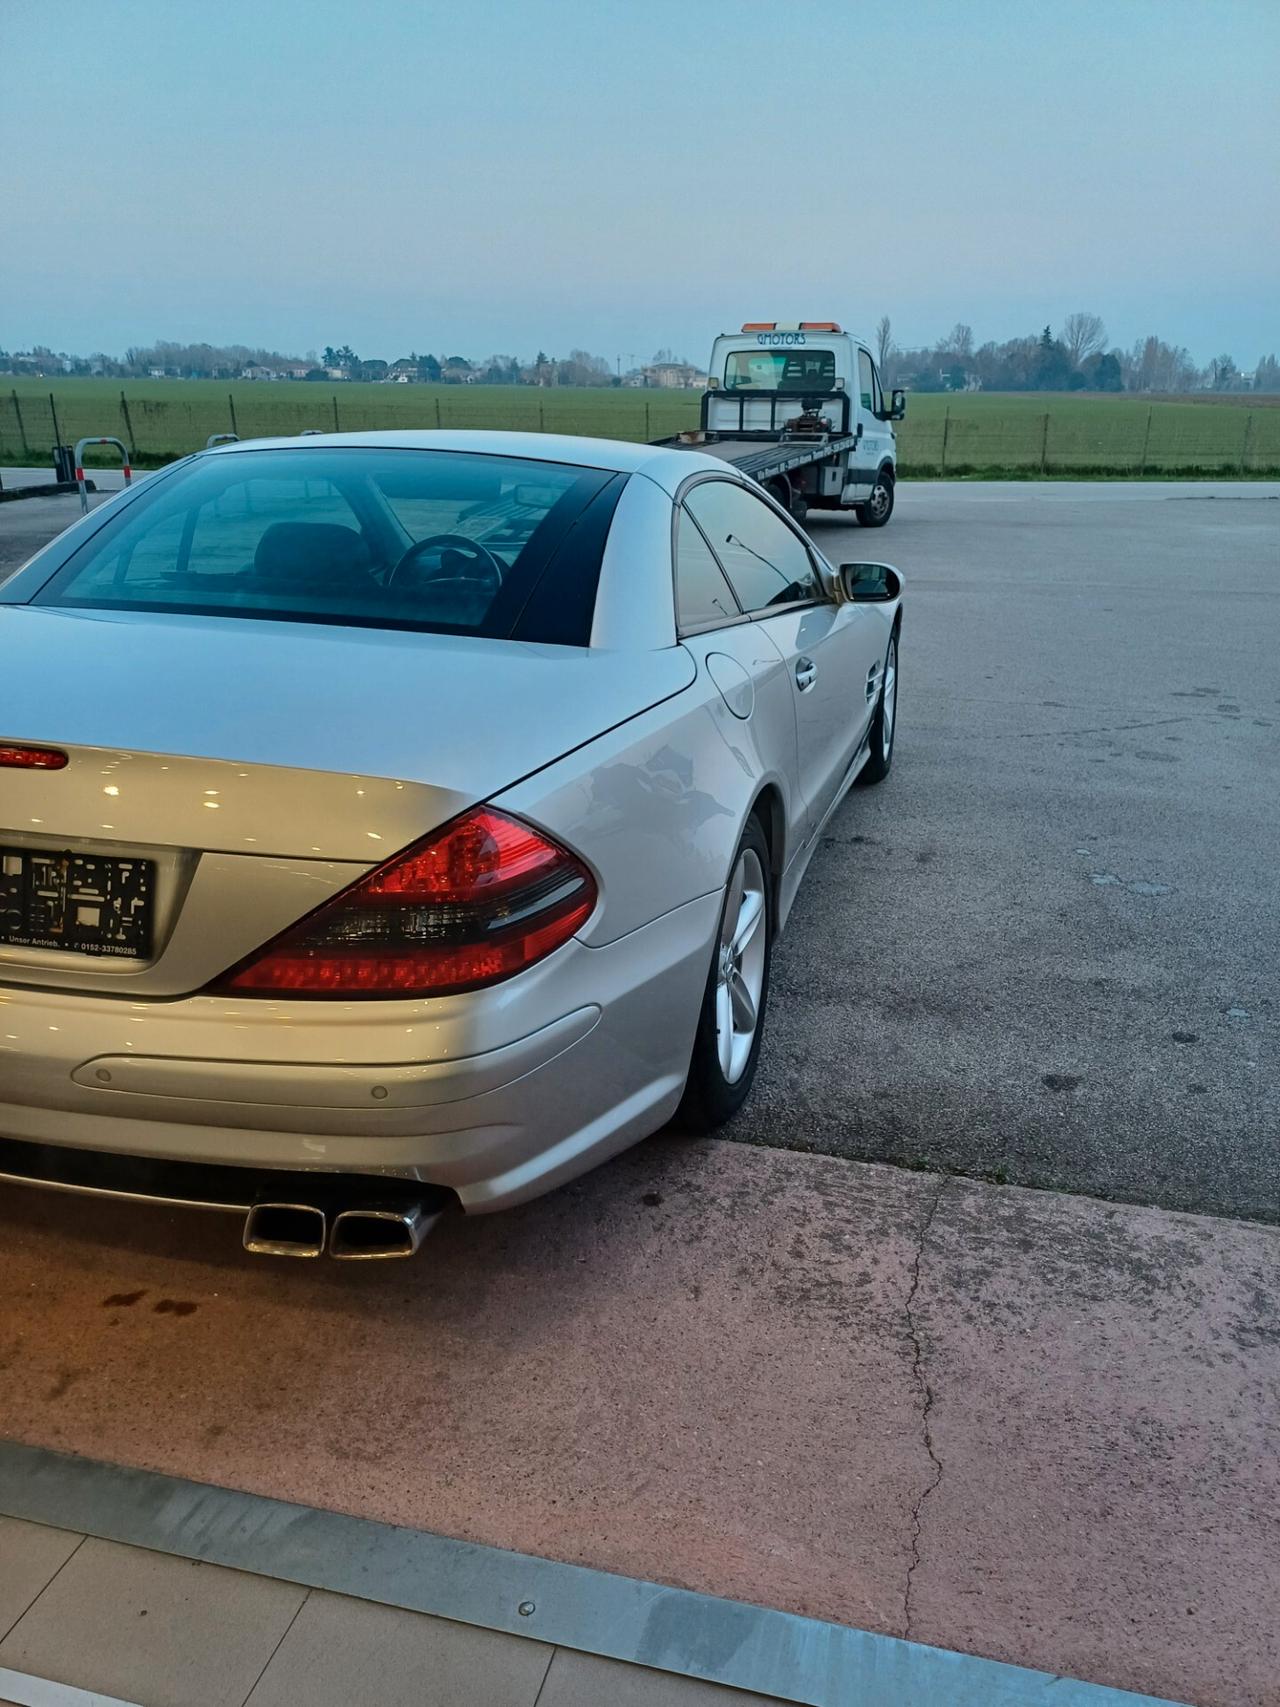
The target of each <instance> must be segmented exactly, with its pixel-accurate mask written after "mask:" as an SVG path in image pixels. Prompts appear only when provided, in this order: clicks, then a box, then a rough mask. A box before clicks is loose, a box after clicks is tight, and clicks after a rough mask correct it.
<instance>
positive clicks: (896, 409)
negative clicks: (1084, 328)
mask: <svg viewBox="0 0 1280 1707" xmlns="http://www.w3.org/2000/svg"><path fill="white" fill-rule="evenodd" d="M906 412H907V394H906V392H905V391H898V390H894V391H892V392H890V394H889V419H890V420H891V421H900V420H901V419H902V417H903V416H904V415H905V414H906Z"/></svg>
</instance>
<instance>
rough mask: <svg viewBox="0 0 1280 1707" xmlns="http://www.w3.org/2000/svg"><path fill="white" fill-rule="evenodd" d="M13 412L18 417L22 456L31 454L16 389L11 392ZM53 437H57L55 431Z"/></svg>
mask: <svg viewBox="0 0 1280 1707" xmlns="http://www.w3.org/2000/svg"><path fill="white" fill-rule="evenodd" d="M13 412H14V414H15V415H16V416H17V417H18V437H19V438H20V439H21V440H22V454H23V456H26V457H29V456H30V455H31V446H30V445H29V444H28V443H27V429H26V428H25V427H24V426H23V424H22V405H21V404H20V403H19V402H18V393H17V391H15V392H14V393H13ZM54 437H55V438H56V437H57V434H56V433H55V434H54Z"/></svg>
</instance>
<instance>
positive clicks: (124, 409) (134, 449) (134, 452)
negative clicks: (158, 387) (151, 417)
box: [120, 387, 138, 462]
mask: <svg viewBox="0 0 1280 1707" xmlns="http://www.w3.org/2000/svg"><path fill="white" fill-rule="evenodd" d="M120 413H121V414H122V415H123V416H124V430H125V433H126V435H127V436H128V439H129V455H130V457H131V458H132V460H133V461H134V462H136V461H137V460H138V445H137V441H136V440H135V438H134V436H133V422H132V421H131V420H130V419H129V399H128V398H127V397H126V396H125V394H124V389H123V387H122V388H121V391H120Z"/></svg>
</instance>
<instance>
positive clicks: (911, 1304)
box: [902, 1174, 950, 1641]
mask: <svg viewBox="0 0 1280 1707" xmlns="http://www.w3.org/2000/svg"><path fill="white" fill-rule="evenodd" d="M949 1183H950V1180H949V1176H948V1175H946V1174H944V1175H943V1177H942V1178H941V1179H940V1180H939V1182H938V1189H937V1191H935V1192H934V1194H933V1201H932V1202H931V1203H930V1205H929V1213H928V1214H927V1215H926V1216H925V1218H924V1225H923V1226H922V1227H921V1229H920V1242H919V1244H918V1245H917V1246H916V1254H915V1261H914V1262H913V1263H912V1265H911V1289H910V1291H909V1292H908V1293H907V1302H906V1317H907V1333H908V1334H909V1335H910V1337H911V1348H912V1362H911V1374H912V1378H913V1380H914V1381H915V1384H916V1386H917V1388H918V1389H919V1392H920V1426H921V1432H922V1433H923V1436H924V1449H925V1451H926V1452H927V1453H928V1454H929V1462H930V1464H931V1465H932V1466H933V1474H932V1476H931V1477H930V1479H929V1481H928V1482H927V1483H926V1484H925V1486H924V1487H923V1488H922V1489H921V1490H920V1497H919V1499H917V1500H916V1502H915V1504H914V1505H913V1506H912V1508H911V1559H910V1561H909V1563H908V1565H907V1581H906V1588H905V1591H904V1593H903V1597H902V1634H903V1637H904V1638H905V1639H906V1640H907V1641H910V1640H911V1588H912V1584H913V1582H914V1580H915V1574H916V1568H917V1566H918V1565H919V1563H920V1535H921V1531H922V1529H923V1527H924V1515H923V1514H924V1507H925V1502H926V1500H927V1499H928V1498H929V1495H930V1494H931V1493H932V1492H933V1491H934V1489H935V1488H936V1487H937V1486H938V1484H939V1483H940V1482H941V1480H942V1460H941V1459H940V1458H939V1457H938V1454H937V1453H936V1452H935V1451H934V1446H933V1430H932V1428H931V1427H930V1422H929V1419H930V1417H931V1415H932V1414H933V1386H932V1383H931V1382H930V1381H929V1379H928V1377H927V1376H926V1374H925V1372H924V1348H923V1346H922V1345H921V1343H920V1333H919V1329H918V1328H917V1326H916V1316H915V1302H916V1293H917V1292H919V1290H920V1265H921V1263H922V1262H923V1260H924V1252H925V1246H926V1245H927V1244H928V1242H929V1234H930V1233H931V1232H932V1231H933V1222H934V1217H935V1216H936V1215H937V1213H938V1209H939V1206H940V1205H941V1203H942V1195H943V1193H944V1192H945V1191H946V1189H947V1186H948V1184H949Z"/></svg>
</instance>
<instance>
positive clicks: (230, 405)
mask: <svg viewBox="0 0 1280 1707" xmlns="http://www.w3.org/2000/svg"><path fill="white" fill-rule="evenodd" d="M227 409H228V411H229V412H230V415H231V431H232V432H233V433H234V434H235V435H236V437H237V438H239V437H240V429H239V427H237V426H236V400H235V398H234V397H233V396H232V395H231V393H230V392H229V391H228V393H227Z"/></svg>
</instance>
